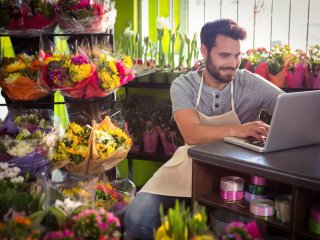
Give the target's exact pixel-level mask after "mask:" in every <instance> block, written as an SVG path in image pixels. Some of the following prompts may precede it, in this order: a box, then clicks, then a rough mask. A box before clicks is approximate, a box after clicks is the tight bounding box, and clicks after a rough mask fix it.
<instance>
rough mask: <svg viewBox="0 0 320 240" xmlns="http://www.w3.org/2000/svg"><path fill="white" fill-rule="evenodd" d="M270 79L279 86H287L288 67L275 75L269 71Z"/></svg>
mask: <svg viewBox="0 0 320 240" xmlns="http://www.w3.org/2000/svg"><path fill="white" fill-rule="evenodd" d="M269 80H270V82H272V83H273V84H274V85H276V86H277V87H285V83H286V69H285V68H283V69H282V70H281V71H280V72H279V73H278V74H276V75H273V74H271V73H269Z"/></svg>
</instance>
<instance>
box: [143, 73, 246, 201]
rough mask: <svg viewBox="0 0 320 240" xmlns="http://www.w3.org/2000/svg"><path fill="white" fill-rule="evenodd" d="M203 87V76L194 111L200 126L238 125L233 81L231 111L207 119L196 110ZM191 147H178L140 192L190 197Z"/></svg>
mask: <svg viewBox="0 0 320 240" xmlns="http://www.w3.org/2000/svg"><path fill="white" fill-rule="evenodd" d="M202 86H203V74H202V77H201V82H200V87H199V93H198V98H197V103H196V107H195V110H196V111H197V113H198V115H199V118H200V122H201V124H204V125H212V126H226V125H239V124H241V123H240V120H239V118H238V116H237V113H236V112H235V110H234V100H233V81H232V82H231V91H230V92H231V105H232V106H231V107H232V109H231V111H229V112H227V113H224V114H221V115H218V116H211V117H208V116H206V115H204V114H202V113H201V112H199V111H198V110H197V107H198V105H199V102H200V96H201V91H202ZM190 147H191V146H188V145H184V146H182V147H179V148H178V149H177V150H176V152H175V153H174V154H173V156H172V158H171V159H170V160H168V161H167V162H166V163H165V164H164V165H163V166H162V167H160V168H159V169H158V171H157V172H155V173H154V175H153V176H152V177H151V178H150V179H149V181H148V182H147V183H146V184H145V185H144V186H143V187H142V189H141V190H140V192H147V193H153V194H159V195H165V196H175V197H191V185H192V159H191V158H190V157H189V155H188V149H189V148H190Z"/></svg>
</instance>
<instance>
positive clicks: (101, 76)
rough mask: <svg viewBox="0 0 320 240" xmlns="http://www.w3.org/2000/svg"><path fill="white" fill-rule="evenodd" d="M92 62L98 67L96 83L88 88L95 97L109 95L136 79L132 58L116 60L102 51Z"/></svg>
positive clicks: (125, 57)
mask: <svg viewBox="0 0 320 240" xmlns="http://www.w3.org/2000/svg"><path fill="white" fill-rule="evenodd" d="M92 61H93V63H94V64H95V66H96V72H95V81H93V82H92V83H91V84H90V86H88V88H91V89H92V90H91V91H90V92H91V93H92V95H93V96H98V95H101V96H106V95H109V94H110V93H111V92H112V91H115V90H116V89H118V88H119V87H121V86H123V85H124V84H126V83H128V82H129V81H132V80H133V79H134V77H135V75H134V72H133V71H132V60H131V57H130V56H124V57H119V58H115V57H112V56H111V55H110V54H109V53H107V52H102V51H101V52H99V53H98V54H97V58H94V59H93V60H92Z"/></svg>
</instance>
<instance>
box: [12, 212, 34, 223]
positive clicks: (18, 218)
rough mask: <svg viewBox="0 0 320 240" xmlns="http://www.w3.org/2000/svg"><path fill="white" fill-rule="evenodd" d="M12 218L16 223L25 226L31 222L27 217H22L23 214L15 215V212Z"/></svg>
mask: <svg viewBox="0 0 320 240" xmlns="http://www.w3.org/2000/svg"><path fill="white" fill-rule="evenodd" d="M12 219H13V220H14V221H16V223H18V224H21V225H26V226H29V225H30V224H31V221H30V219H29V218H27V217H23V216H20V215H17V214H15V215H14V216H13V217H12Z"/></svg>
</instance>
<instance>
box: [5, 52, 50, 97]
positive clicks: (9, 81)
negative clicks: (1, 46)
mask: <svg viewBox="0 0 320 240" xmlns="http://www.w3.org/2000/svg"><path fill="white" fill-rule="evenodd" d="M39 69H40V66H39V61H38V59H37V58H36V56H34V55H31V56H29V55H27V54H19V55H18V56H17V57H13V58H8V57H4V58H3V59H2V63H1V68H0V86H1V88H2V89H3V91H4V92H5V94H6V95H7V96H8V98H9V99H12V100H34V99H38V98H41V97H43V96H45V95H47V94H48V92H47V91H44V90H43V89H40V88H39V87H38V84H37V79H38V73H39Z"/></svg>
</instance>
